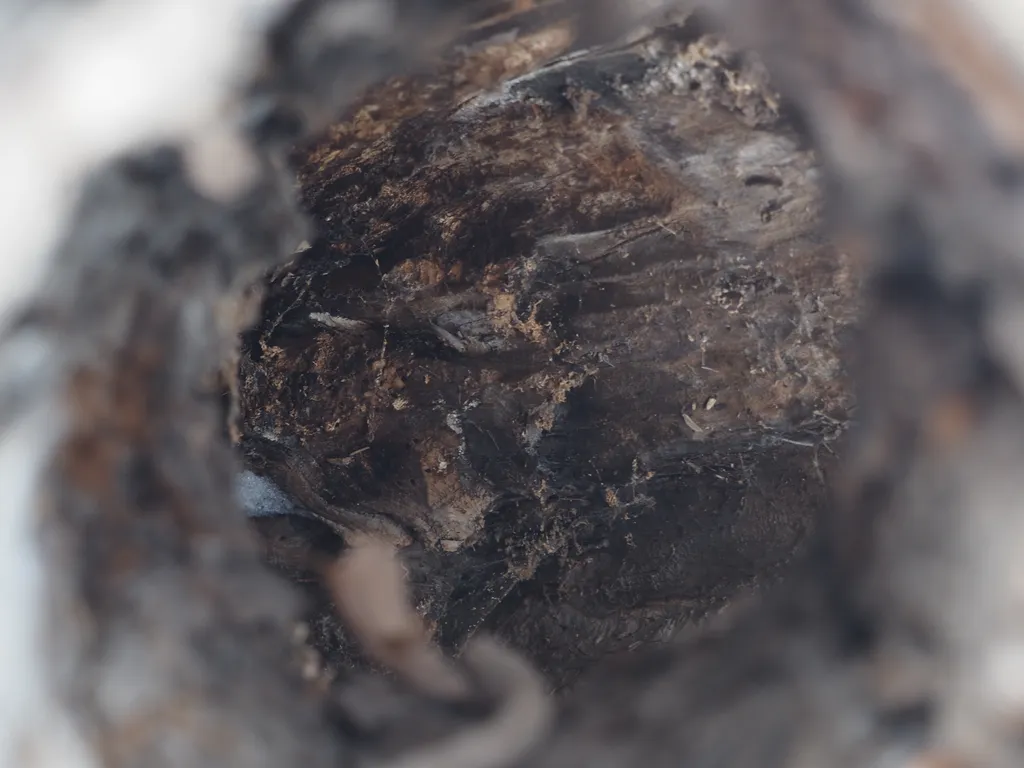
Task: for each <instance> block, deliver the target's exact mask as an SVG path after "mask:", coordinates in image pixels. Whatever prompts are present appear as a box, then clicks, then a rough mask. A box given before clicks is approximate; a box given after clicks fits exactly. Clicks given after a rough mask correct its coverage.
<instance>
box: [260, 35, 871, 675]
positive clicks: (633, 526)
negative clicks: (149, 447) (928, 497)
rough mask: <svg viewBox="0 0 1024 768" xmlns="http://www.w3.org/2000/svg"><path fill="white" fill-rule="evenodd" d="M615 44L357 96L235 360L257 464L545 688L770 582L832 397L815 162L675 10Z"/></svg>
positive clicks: (834, 420) (788, 539)
mask: <svg viewBox="0 0 1024 768" xmlns="http://www.w3.org/2000/svg"><path fill="white" fill-rule="evenodd" d="M635 37H639V38H640V39H639V40H638V41H636V42H632V43H627V44H618V45H615V46H605V47H600V48H597V49H590V50H589V51H587V52H585V53H583V55H578V54H577V55H574V56H568V55H567V54H569V53H570V48H569V46H570V44H571V38H570V37H569V35H568V34H566V31H565V29H564V27H560V26H557V25H556V26H552V25H550V24H543V25H542V26H541V27H540V28H539V29H536V30H531V29H530V28H529V26H527V25H526V24H525V23H523V22H520V26H519V31H518V34H517V35H516V36H515V37H514V38H513V39H511V40H506V41H503V40H501V38H494V37H492V38H491V39H490V40H487V39H485V40H484V41H478V42H477V43H476V45H475V47H474V48H472V49H470V50H468V51H465V52H463V53H461V54H458V55H452V56H451V57H450V58H449V60H448V62H447V63H446V65H445V66H443V67H442V68H441V69H440V70H439V71H438V72H436V73H433V74H428V75H423V76H421V77H420V78H416V79H397V80H393V81H390V82H388V83H387V84H385V85H383V86H381V87H380V88H377V89H374V90H371V91H370V92H369V93H368V94H367V95H366V96H364V97H362V98H361V99H360V101H359V102H357V103H356V105H354V107H353V108H352V109H351V110H350V112H349V118H348V120H347V121H344V122H342V123H340V124H338V125H336V126H334V127H333V128H332V130H331V135H330V136H329V137H328V138H327V139H325V140H323V141H321V142H318V143H317V144H316V145H315V146H313V147H312V148H310V149H307V150H305V151H304V152H302V153H301V154H300V155H299V162H300V171H299V179H300V187H301V195H302V198H303V201H304V206H305V207H306V209H307V210H309V211H310V212H311V213H312V215H313V217H314V221H315V222H316V224H317V226H318V235H317V237H316V239H315V240H314V241H313V242H312V247H310V248H309V249H308V250H304V251H303V252H302V253H300V254H299V255H297V256H296V258H295V259H294V260H293V262H292V263H291V264H289V265H288V266H287V267H286V268H284V269H281V270H278V271H277V272H276V273H275V274H274V276H273V278H272V280H271V281H270V284H269V288H268V291H267V296H266V299H265V302H264V305H263V309H262V319H261V321H260V323H258V324H257V326H256V328H255V329H254V330H253V331H252V332H250V333H248V334H247V335H246V337H245V344H244V349H243V354H242V361H241V368H240V389H241V402H242V409H241V411H242V421H243V427H242V439H241V446H242V449H243V451H244V452H245V457H246V461H247V464H248V465H249V466H250V467H251V468H252V469H253V470H254V471H257V472H259V473H261V474H264V475H267V476H269V477H270V478H272V479H273V480H274V481H275V482H276V483H277V484H278V485H279V486H280V487H281V488H283V489H284V490H286V491H287V492H288V493H290V494H291V495H292V496H293V497H294V498H295V499H297V500H298V502H299V504H300V505H301V506H302V507H304V508H305V509H306V510H307V511H308V512H309V513H310V514H311V515H313V516H315V518H316V519H318V520H319V521H321V522H324V523H327V524H328V525H330V526H333V527H335V529H336V530H338V531H339V532H342V533H344V532H345V531H349V530H353V529H356V530H358V529H361V528H366V527H372V528H374V529H376V530H378V531H383V532H385V533H386V534H387V535H389V536H391V537H393V538H394V539H395V540H396V542H397V543H399V544H401V545H402V546H403V547H405V548H406V551H407V553H408V554H409V559H410V562H412V563H414V564H415V577H414V581H415V582H416V583H417V585H418V587H419V591H418V596H419V599H420V605H421V607H422V609H423V610H425V611H426V613H427V614H428V615H429V616H430V617H431V618H432V619H433V620H434V621H435V622H436V624H437V629H438V636H439V638H440V640H441V642H442V643H444V644H445V645H447V646H450V647H452V648H458V647H461V645H462V643H463V642H464V641H465V640H466V638H467V637H468V636H470V635H471V634H472V633H473V632H474V631H475V630H476V629H478V628H479V627H481V626H485V625H486V626H489V627H490V628H493V629H495V630H497V631H498V632H499V634H501V635H503V636H506V637H514V638H515V640H516V643H517V645H519V646H520V647H521V648H523V649H524V650H526V651H527V652H528V653H529V654H530V655H531V656H533V657H534V658H535V659H536V660H537V661H538V662H539V663H541V664H542V666H543V668H544V669H545V671H546V672H547V673H548V674H549V675H550V676H551V677H552V679H553V680H554V682H555V683H556V684H558V685H561V684H563V683H565V682H567V681H569V680H570V679H571V678H572V677H573V676H574V674H575V673H576V672H577V671H578V670H579V669H581V668H582V667H583V666H585V664H586V663H587V662H588V661H589V660H593V659H594V658H597V657H599V656H601V655H604V654H608V653H614V652H617V651H620V650H622V649H625V648H628V647H635V646H637V645H638V644H640V643H642V642H645V641H649V640H653V639H655V638H658V639H661V640H664V639H668V638H669V637H671V636H672V635H673V634H674V632H675V631H676V630H677V629H678V628H681V627H683V626H685V625H687V624H688V623H689V622H691V621H693V620H694V619H697V618H700V617H701V616H703V615H704V614H706V612H707V611H709V610H711V609H714V608H717V607H720V606H721V605H723V604H724V602H725V601H726V600H727V599H728V598H729V597H730V596H732V595H733V594H734V593H735V592H736V591H737V590H739V589H740V588H743V587H749V586H754V585H759V584H764V583H768V582H770V581H772V580H774V578H775V577H776V576H777V575H778V574H779V573H780V571H781V570H782V569H783V568H784V566H785V564H786V563H787V562H788V561H789V560H790V558H791V557H792V556H793V555H794V554H795V553H797V552H798V551H800V550H801V549H802V548H803V545H804V544H805V542H806V541H807V540H808V535H809V533H810V530H811V528H812V520H813V517H814V514H815V512H816V510H817V509H818V508H819V507H820V506H821V504H822V502H823V500H824V498H825V477H824V474H825V472H826V471H827V469H828V468H829V466H830V464H831V449H830V448H829V443H830V441H831V440H832V439H833V438H834V437H835V436H836V434H837V432H838V430H839V429H840V428H841V426H842V425H843V423H844V422H845V421H846V419H847V413H846V411H847V408H848V406H849V395H848V387H847V384H846V381H845V378H844V371H843V368H842V365H841V363H840V346H841V339H842V337H843V334H844V333H845V332H846V331H847V330H848V328H849V327H850V326H851V323H852V320H853V317H854V314H855V296H856V290H855V283H856V277H855V270H854V269H853V267H852V265H851V264H850V263H849V260H848V259H847V258H846V256H845V255H844V254H843V253H842V252H840V251H838V250H837V249H835V248H833V247H831V246H830V245H829V244H827V242H826V241H825V240H824V239H823V238H822V236H821V233H820V227H819V223H820V222H819V208H820V205H819V199H820V198H819V190H818V187H817V170H816V168H815V164H814V158H813V155H812V153H811V151H810V150H809V149H808V148H807V147H806V146H803V145H801V143H800V141H799V138H798V136H797V135H796V134H795V132H794V131H793V129H792V127H791V126H790V124H789V123H788V122H787V121H786V120H785V119H784V118H783V117H781V116H780V115H779V106H778V100H777V97H776V96H775V94H774V93H773V92H772V91H771V89H770V88H769V86H768V83H767V80H766V78H765V77H764V76H763V73H762V70H761V69H760V68H759V66H758V65H757V63H756V62H755V61H753V60H751V59H749V58H748V57H741V56H739V55H737V54H735V53H734V52H732V51H731V50H730V49H728V48H727V47H726V46H725V45H724V44H723V43H721V42H719V41H718V40H716V39H715V38H713V37H711V36H708V35H706V34H704V33H703V32H702V30H701V29H700V27H699V25H698V24H697V23H696V22H695V21H693V20H692V19H690V20H688V21H685V20H681V21H679V22H678V23H675V24H669V25H666V26H662V27H659V28H657V29H656V30H651V31H647V32H645V33H644V34H643V35H638V36H635ZM553 57H556V58H555V60H554V61H553V62H549V61H548V60H550V59H551V58H553ZM510 68H511V69H512V70H513V71H512V72H511V73H510V72H509V71H508V70H509V69H510ZM509 74H518V77H516V78H515V79H513V80H512V81H510V82H507V83H506V84H503V85H499V84H496V83H493V82H490V81H491V80H492V79H493V78H494V77H496V76H498V75H506V76H507V75H509ZM280 526H281V524H280V523H276V524H274V527H275V528H276V529H279V528H280ZM321 535H322V534H321ZM329 616H331V612H330V610H329V609H327V610H326V612H325V614H324V615H323V616H322V617H320V618H318V620H317V621H318V623H320V624H323V627H322V631H323V632H326V633H327V634H328V635H331V634H332V633H333V632H334V630H332V628H331V627H330V621H329V619H327V617H329ZM323 641H324V642H325V643H326V645H325V647H326V648H327V649H328V650H329V649H330V647H331V641H330V638H329V637H325V638H323Z"/></svg>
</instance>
